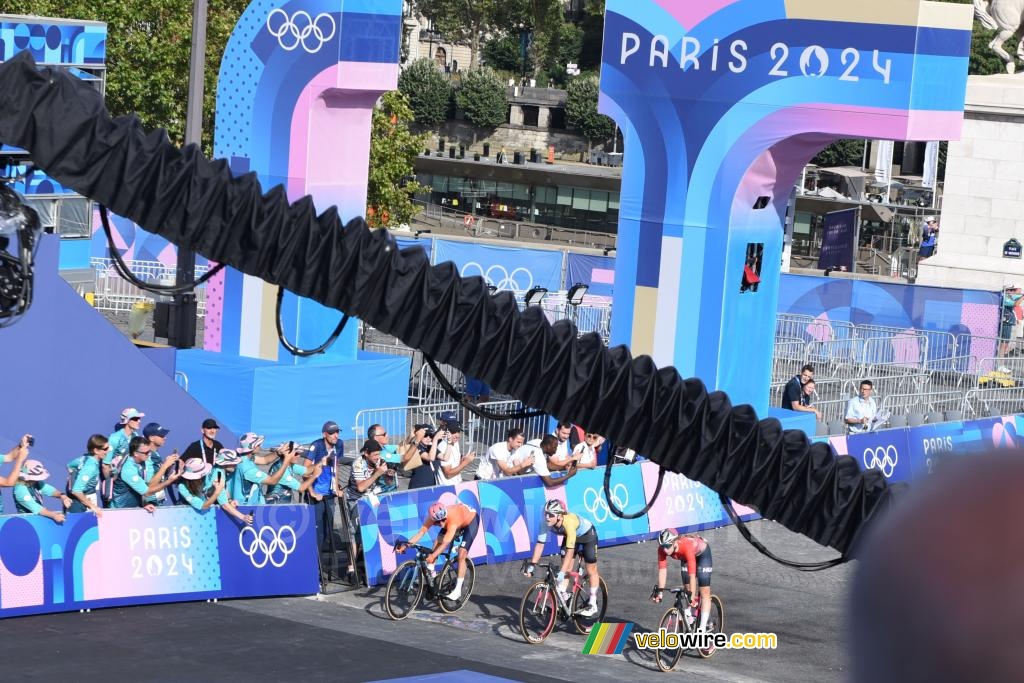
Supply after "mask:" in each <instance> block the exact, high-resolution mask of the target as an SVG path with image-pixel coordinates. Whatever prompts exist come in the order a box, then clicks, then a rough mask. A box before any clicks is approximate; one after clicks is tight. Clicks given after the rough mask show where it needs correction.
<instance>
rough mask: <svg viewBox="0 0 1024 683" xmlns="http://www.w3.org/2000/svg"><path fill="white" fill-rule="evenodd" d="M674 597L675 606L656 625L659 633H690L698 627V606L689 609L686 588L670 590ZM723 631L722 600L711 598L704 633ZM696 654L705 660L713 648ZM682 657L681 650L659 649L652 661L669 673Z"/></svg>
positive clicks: (712, 651) (712, 652) (676, 648)
mask: <svg viewBox="0 0 1024 683" xmlns="http://www.w3.org/2000/svg"><path fill="white" fill-rule="evenodd" d="M669 590H670V591H671V592H672V593H675V595H676V601H675V604H674V605H673V606H672V607H669V608H668V610H666V611H665V614H664V615H663V616H662V617H661V621H660V622H659V623H658V629H659V631H660V630H661V629H664V630H665V632H666V633H690V632H691V631H695V630H696V629H697V626H699V625H700V605H699V604H698V605H697V607H696V608H695V609H694V608H691V607H690V591H688V590H687V589H686V588H670V589H669ZM724 631H725V608H724V607H722V599H721V598H719V597H718V596H717V595H712V596H711V614H710V615H708V623H707V629H706V631H705V632H706V633H722V632H724ZM697 654H699V655H700V656H701V657H704V658H707V657H710V656H711V655H713V654H715V648H714V647H710V648H706V649H701V648H698V649H697ZM682 656H683V648H682V647H675V648H661V649H658V650H655V651H654V661H655V663H656V664H657V665H658V668H659V669H661V670H662V671H671V670H672V669H673V668H674V667H675V665H676V664H677V663H678V662H679V658H680V657H682Z"/></svg>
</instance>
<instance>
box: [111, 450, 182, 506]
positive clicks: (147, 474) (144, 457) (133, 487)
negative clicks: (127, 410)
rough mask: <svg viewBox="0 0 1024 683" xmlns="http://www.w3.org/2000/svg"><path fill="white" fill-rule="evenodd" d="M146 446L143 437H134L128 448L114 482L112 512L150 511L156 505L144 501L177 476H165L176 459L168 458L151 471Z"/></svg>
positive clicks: (177, 474)
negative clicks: (126, 457) (121, 510)
mask: <svg viewBox="0 0 1024 683" xmlns="http://www.w3.org/2000/svg"><path fill="white" fill-rule="evenodd" d="M149 451H150V446H149V443H148V442H147V441H146V439H145V438H144V437H141V436H134V437H132V440H131V442H130V444H129V446H128V452H129V457H128V460H126V461H125V463H124V464H123V465H121V470H120V472H118V475H117V479H115V480H114V496H113V500H112V501H111V505H110V507H112V508H116V509H125V508H139V507H141V508H144V509H145V510H146V511H147V512H153V511H154V510H155V509H156V506H155V505H153V504H152V503H146V502H145V498H146V497H147V496H151V495H153V494H154V493H156V492H157V491H162V490H163V489H165V488H167V487H168V486H171V485H172V484H174V483H175V482H177V481H178V479H179V478H180V477H181V472H180V471H176V472H172V473H170V474H168V470H170V469H171V467H173V466H174V464H175V463H177V462H178V456H176V455H170V456H168V457H167V458H166V459H165V460H164V462H163V464H162V465H160V468H159V469H157V470H156V471H154V468H153V461H152V460H150V459H149V455H150V452H149Z"/></svg>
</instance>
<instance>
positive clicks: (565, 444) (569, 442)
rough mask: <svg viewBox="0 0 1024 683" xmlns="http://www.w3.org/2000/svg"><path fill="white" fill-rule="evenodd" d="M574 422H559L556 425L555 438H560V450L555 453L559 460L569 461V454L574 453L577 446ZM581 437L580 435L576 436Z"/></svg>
mask: <svg viewBox="0 0 1024 683" xmlns="http://www.w3.org/2000/svg"><path fill="white" fill-rule="evenodd" d="M572 432H573V428H572V422H559V423H558V424H557V425H555V432H554V435H555V438H557V439H558V450H557V451H556V453H555V457H556V458H557V459H558V460H564V461H566V462H568V461H569V456H570V455H571V454H572V450H573V448H574V447H575V446H576V444H575V443H573V438H572ZM576 438H577V439H579V437H576Z"/></svg>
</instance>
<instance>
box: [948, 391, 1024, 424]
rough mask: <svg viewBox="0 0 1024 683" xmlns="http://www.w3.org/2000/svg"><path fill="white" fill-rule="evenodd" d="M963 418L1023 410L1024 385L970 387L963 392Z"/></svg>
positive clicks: (993, 415)
mask: <svg viewBox="0 0 1024 683" xmlns="http://www.w3.org/2000/svg"><path fill="white" fill-rule="evenodd" d="M963 406H964V407H963V413H964V419H968V420H971V419H976V418H980V417H998V416H1000V415H1012V414H1015V413H1021V412H1024V386H1019V387H1016V386H1015V387H999V388H992V389H987V388H986V389H970V390H968V391H967V393H966V394H964V403H963Z"/></svg>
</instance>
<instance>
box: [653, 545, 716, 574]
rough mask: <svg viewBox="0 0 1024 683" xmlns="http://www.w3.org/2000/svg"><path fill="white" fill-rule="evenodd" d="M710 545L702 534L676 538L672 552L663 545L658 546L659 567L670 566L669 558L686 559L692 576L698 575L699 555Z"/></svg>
mask: <svg viewBox="0 0 1024 683" xmlns="http://www.w3.org/2000/svg"><path fill="white" fill-rule="evenodd" d="M707 547H708V542H707V541H705V540H704V539H703V538H701V537H700V536H680V537H679V538H678V539H677V540H676V544H675V546H674V547H673V548H672V552H665V549H664V548H662V547H659V548H658V569H665V568H666V567H667V566H668V558H670V557H671V558H672V559H674V560H686V572H687V573H688V574H689V575H690V576H696V575H697V556H698V555H700V554H701V553H702V552H704V549H705V548H707Z"/></svg>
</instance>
